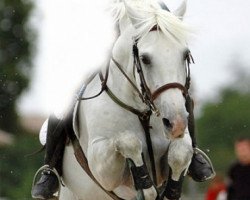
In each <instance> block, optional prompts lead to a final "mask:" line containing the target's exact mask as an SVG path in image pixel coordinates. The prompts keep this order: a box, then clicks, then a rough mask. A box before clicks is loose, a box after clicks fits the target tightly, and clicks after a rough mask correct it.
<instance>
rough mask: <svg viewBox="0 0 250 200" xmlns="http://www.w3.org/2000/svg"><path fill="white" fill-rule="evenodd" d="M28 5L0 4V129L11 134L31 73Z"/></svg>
mask: <svg viewBox="0 0 250 200" xmlns="http://www.w3.org/2000/svg"><path fill="white" fill-rule="evenodd" d="M31 10H32V3H31V1H28V0H1V1H0V128H1V129H4V130H6V131H9V132H15V130H16V129H17V125H18V116H17V113H16V101H17V98H18V97H19V96H20V94H21V93H22V92H23V91H24V89H25V88H27V86H28V83H29V75H30V70H31V66H32V65H31V56H32V53H31V52H32V49H33V48H32V42H33V40H34V34H33V31H32V30H31V29H30V28H29V26H28V20H29V16H30V14H31Z"/></svg>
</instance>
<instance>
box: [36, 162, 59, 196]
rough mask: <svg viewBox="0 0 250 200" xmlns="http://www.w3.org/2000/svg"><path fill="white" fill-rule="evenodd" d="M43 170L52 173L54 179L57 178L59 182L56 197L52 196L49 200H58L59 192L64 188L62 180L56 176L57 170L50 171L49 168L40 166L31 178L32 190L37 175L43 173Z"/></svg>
mask: <svg viewBox="0 0 250 200" xmlns="http://www.w3.org/2000/svg"><path fill="white" fill-rule="evenodd" d="M44 170H46V171H50V172H52V173H53V174H55V175H56V177H57V180H58V182H59V189H58V192H57V195H56V196H53V198H52V199H51V200H58V199H59V196H60V192H61V186H64V184H63V182H62V179H61V177H60V175H59V174H58V172H57V170H56V169H55V168H53V169H51V168H50V167H49V165H44V166H42V167H41V168H39V169H38V170H37V172H36V173H35V176H34V178H33V183H32V190H33V188H34V185H35V182H36V180H37V176H38V174H39V173H41V172H42V171H44Z"/></svg>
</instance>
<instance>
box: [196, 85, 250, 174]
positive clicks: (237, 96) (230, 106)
mask: <svg viewBox="0 0 250 200" xmlns="http://www.w3.org/2000/svg"><path fill="white" fill-rule="evenodd" d="M249 107H250V93H246V92H241V91H239V90H234V89H231V88H226V89H224V90H223V91H222V93H221V97H220V101H218V102H214V103H207V104H206V105H205V106H204V108H203V113H202V116H201V117H200V118H199V119H198V120H197V127H198V130H199V133H200V134H199V135H198V137H199V138H198V139H199V144H200V146H201V147H202V148H203V149H209V150H210V153H209V156H210V157H211V159H212V161H213V163H214V166H215V168H216V170H217V171H220V172H222V173H225V172H226V171H227V169H228V167H229V165H230V163H232V161H233V160H234V159H235V156H234V145H233V144H234V140H235V139H236V138H238V137H241V136H249V134H250V109H249Z"/></svg>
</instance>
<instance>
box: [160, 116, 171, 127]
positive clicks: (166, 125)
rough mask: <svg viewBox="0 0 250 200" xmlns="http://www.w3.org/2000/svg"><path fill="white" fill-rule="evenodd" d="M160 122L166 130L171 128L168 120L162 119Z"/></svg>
mask: <svg viewBox="0 0 250 200" xmlns="http://www.w3.org/2000/svg"><path fill="white" fill-rule="evenodd" d="M162 122H163V124H164V126H165V127H166V128H168V129H170V128H173V125H172V123H171V122H170V121H169V120H168V119H166V118H162Z"/></svg>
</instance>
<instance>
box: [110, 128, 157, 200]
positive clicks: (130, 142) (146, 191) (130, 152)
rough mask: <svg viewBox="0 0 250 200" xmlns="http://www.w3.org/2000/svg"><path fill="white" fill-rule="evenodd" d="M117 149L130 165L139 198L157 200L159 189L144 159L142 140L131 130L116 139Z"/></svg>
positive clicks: (137, 197) (139, 199) (138, 199)
mask: <svg viewBox="0 0 250 200" xmlns="http://www.w3.org/2000/svg"><path fill="white" fill-rule="evenodd" d="M115 145H116V151H118V152H119V153H120V154H121V155H123V157H124V158H126V160H127V163H128V165H129V168H130V171H131V174H132V177H133V181H134V187H135V189H136V191H137V196H136V199H137V200H155V199H156V197H157V191H156V189H155V188H154V185H153V182H152V180H151V178H150V176H149V173H148V170H147V167H146V165H145V163H144V161H143V155H142V144H141V141H140V140H139V139H138V138H137V137H136V136H135V135H134V134H131V133H129V132H127V133H123V134H120V135H118V137H116V139H115Z"/></svg>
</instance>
